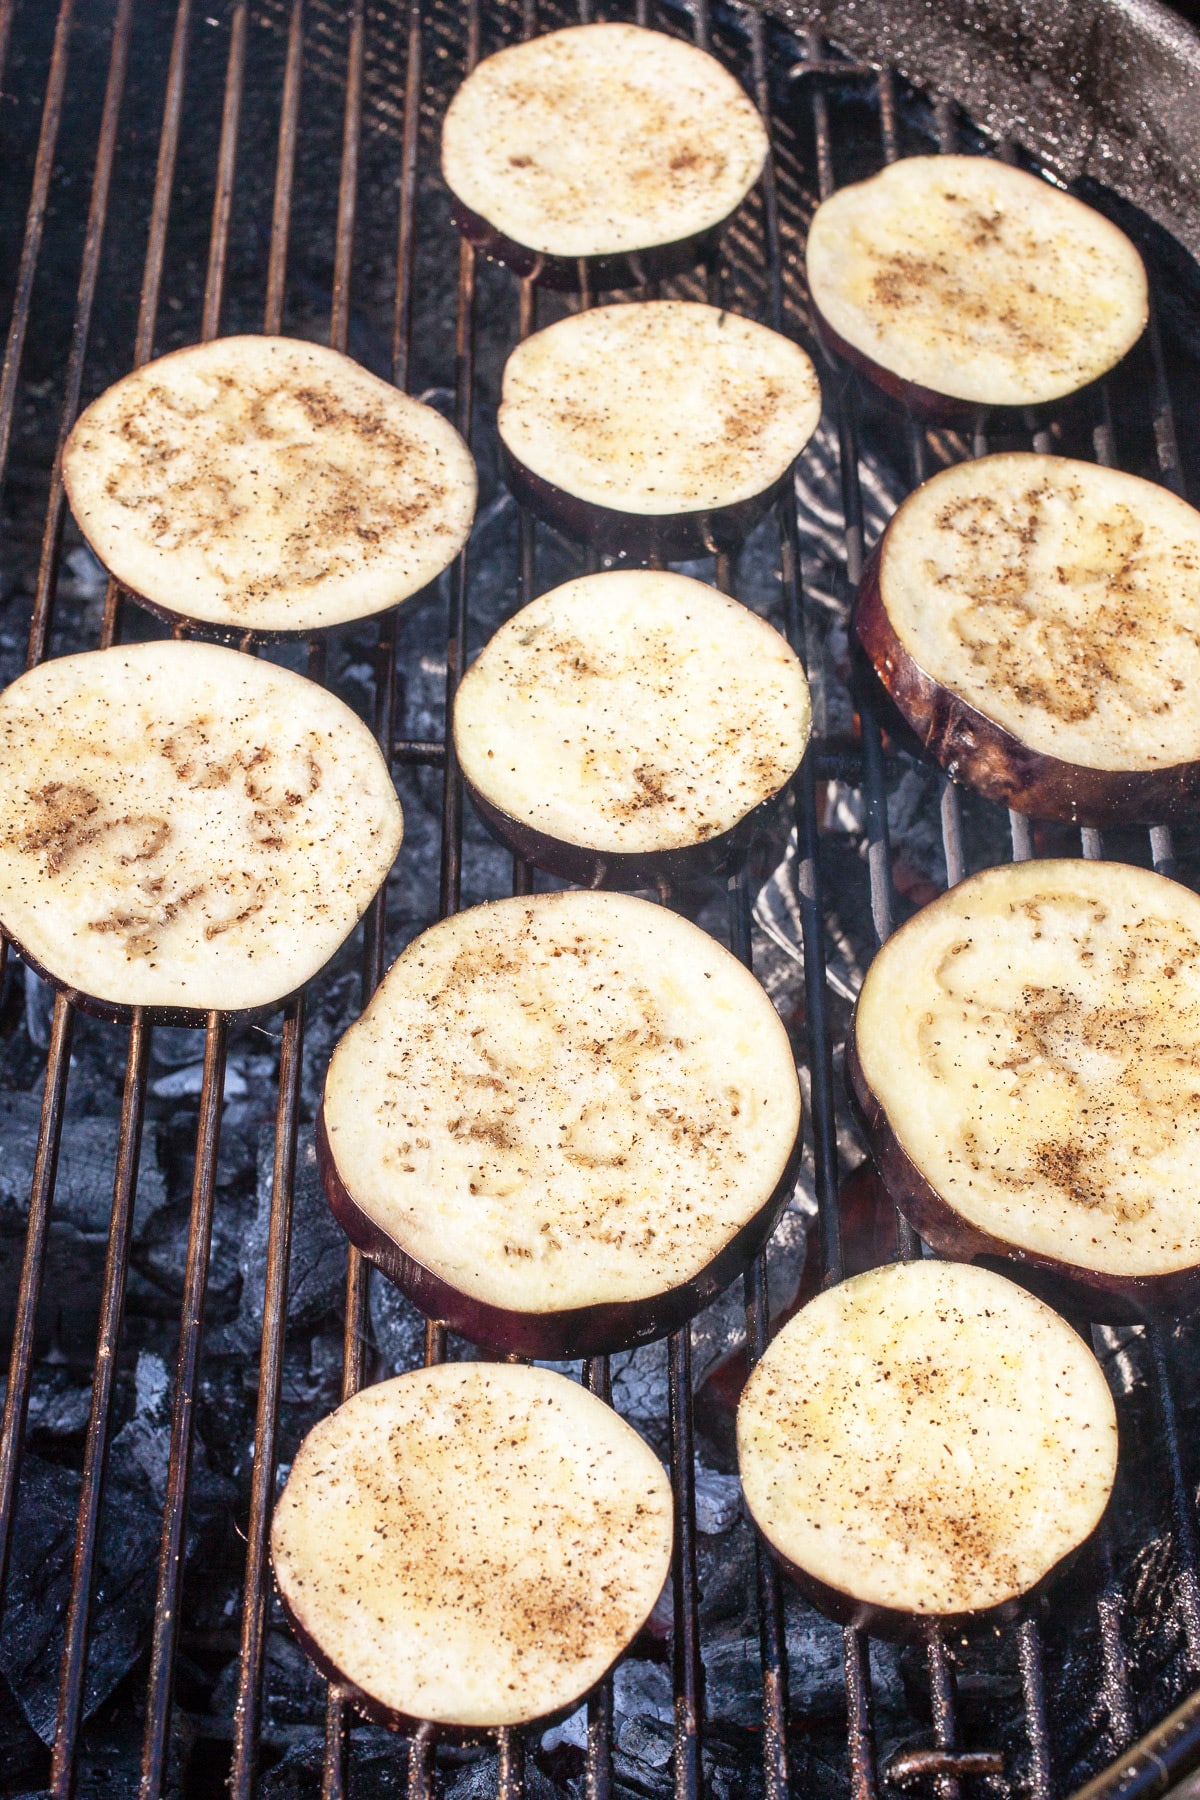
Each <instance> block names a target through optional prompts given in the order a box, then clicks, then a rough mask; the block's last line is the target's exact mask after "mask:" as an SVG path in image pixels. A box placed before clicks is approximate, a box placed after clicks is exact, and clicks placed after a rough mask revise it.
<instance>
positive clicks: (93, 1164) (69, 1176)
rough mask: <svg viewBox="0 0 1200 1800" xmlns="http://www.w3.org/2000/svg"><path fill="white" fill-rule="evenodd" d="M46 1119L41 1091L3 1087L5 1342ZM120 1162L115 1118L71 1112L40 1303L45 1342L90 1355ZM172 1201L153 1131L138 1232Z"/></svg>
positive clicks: (0, 1239)
mask: <svg viewBox="0 0 1200 1800" xmlns="http://www.w3.org/2000/svg"><path fill="white" fill-rule="evenodd" d="M40 1119H41V1104H40V1101H39V1100H38V1099H37V1097H36V1096H35V1095H33V1094H12V1093H0V1141H2V1142H3V1145H4V1150H3V1155H0V1341H2V1342H3V1343H4V1344H7V1342H8V1340H9V1338H10V1336H11V1332H12V1325H13V1317H14V1313H15V1308H16V1300H17V1287H18V1283H19V1281H20V1278H21V1258H22V1255H23V1252H24V1247H25V1220H26V1216H27V1214H28V1211H29V1194H30V1184H31V1182H32V1180H33V1169H34V1159H35V1155H36V1151H37V1137H38V1126H39V1122H40ZM116 1163H117V1122H116V1120H115V1119H112V1118H85V1119H68V1121H67V1123H66V1126H65V1128H64V1130H63V1136H62V1145H61V1149H60V1151H59V1159H58V1177H57V1181H56V1183H55V1190H54V1206H53V1210H52V1212H51V1221H50V1242H49V1249H48V1252H47V1257H48V1269H49V1275H50V1278H49V1279H48V1280H47V1281H46V1282H45V1283H44V1284H43V1287H42V1292H41V1296H40V1300H39V1306H38V1315H37V1342H38V1345H39V1347H45V1346H47V1345H48V1344H50V1342H51V1341H52V1340H56V1341H57V1342H58V1344H59V1346H60V1348H62V1349H64V1350H66V1351H68V1352H71V1353H78V1354H82V1355H85V1356H86V1355H90V1354H91V1352H92V1349H93V1346H94V1344H95V1336H96V1324H97V1320H98V1318H99V1309H100V1289H101V1283H102V1280H103V1274H104V1258H105V1254H106V1251H107V1245H108V1225H109V1215H110V1212H111V1210H112V1192H113V1176H114V1173H115V1170H116ZM165 1201H166V1192H165V1189H164V1186H163V1178H162V1175H161V1173H160V1171H159V1168H158V1164H157V1162H156V1160H155V1155H154V1135H153V1133H152V1132H147V1133H146V1134H145V1135H144V1137H143V1140H142V1153H141V1160H140V1162H139V1165H138V1192H137V1206H136V1211H135V1225H134V1229H135V1231H139V1232H140V1231H144V1230H146V1229H148V1228H149V1226H150V1225H151V1224H152V1222H153V1220H154V1219H155V1217H156V1215H157V1214H158V1212H159V1211H160V1209H161V1208H162V1207H163V1205H164V1203H165Z"/></svg>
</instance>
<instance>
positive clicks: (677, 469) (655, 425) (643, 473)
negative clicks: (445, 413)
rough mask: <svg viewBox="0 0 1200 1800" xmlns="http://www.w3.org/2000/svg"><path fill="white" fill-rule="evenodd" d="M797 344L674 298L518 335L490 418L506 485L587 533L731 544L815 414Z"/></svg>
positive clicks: (699, 545)
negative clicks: (495, 420)
mask: <svg viewBox="0 0 1200 1800" xmlns="http://www.w3.org/2000/svg"><path fill="white" fill-rule="evenodd" d="M820 416H821V390H820V386H819V384H818V382H817V376H816V371H815V369H814V368H813V365H812V361H811V359H810V358H809V357H808V356H806V355H805V353H804V351H803V350H801V349H800V347H799V345H798V344H793V343H792V342H791V341H790V340H789V339H788V338H785V337H781V336H780V335H779V333H778V332H775V331H768V330H767V328H766V326H765V325H757V324H755V322H754V321H753V320H752V319H743V318H740V317H739V316H738V315H737V314H736V313H729V312H722V311H720V310H719V309H718V308H717V307H715V306H702V305H700V304H699V303H698V302H693V301H685V300H646V301H636V302H632V303H628V304H625V305H618V306H598V307H594V308H593V309H592V310H591V311H590V312H582V313H573V314H572V315H571V316H570V317H569V318H566V319H560V320H559V321H558V323H557V324H555V325H550V326H547V328H546V329H545V330H544V331H538V332H535V333H534V334H533V336H532V337H528V338H526V339H525V341H524V342H523V343H521V344H519V345H518V346H517V348H516V349H515V350H514V351H513V353H512V355H511V356H510V357H509V359H508V362H507V363H506V364H505V368H504V383H503V391H502V399H501V405H500V416H499V427H500V438H501V443H502V445H503V448H504V451H505V454H506V459H507V470H508V481H509V486H510V487H511V489H512V491H513V493H514V494H515V495H516V497H517V499H518V500H519V501H521V502H522V503H523V504H525V505H527V506H529V507H530V508H531V509H532V510H533V511H534V512H536V513H537V514H539V516H540V517H542V518H544V519H546V520H548V521H549V522H550V524H552V525H556V526H558V527H559V528H560V529H561V530H563V531H565V532H566V533H567V534H568V535H569V536H571V537H575V538H578V539H581V540H582V541H583V542H585V543H592V544H595V545H596V546H597V547H598V548H599V549H601V550H604V551H608V552H611V553H613V554H617V553H620V552H625V553H627V554H629V555H631V556H662V557H664V558H666V559H668V560H671V559H674V560H679V559H682V558H686V557H690V556H702V555H704V554H705V553H706V552H709V553H711V552H714V551H716V550H720V549H728V548H733V547H735V546H736V545H737V544H739V543H740V542H741V540H742V539H743V538H744V537H745V535H746V533H747V532H748V531H750V530H751V529H752V528H753V526H754V525H755V524H756V523H757V521H758V520H759V519H760V518H761V517H762V515H763V513H764V512H765V511H766V509H767V507H768V506H769V505H770V504H771V501H772V500H773V499H774V498H775V496H776V495H777V494H778V493H779V492H780V491H781V490H782V487H783V485H784V484H785V483H786V481H787V479H788V476H789V473H790V471H791V467H792V464H793V462H794V461H795V459H796V457H797V456H798V455H799V454H800V452H801V450H803V448H804V446H805V444H807V442H808V440H809V438H810V437H811V436H812V434H813V432H814V431H815V430H816V428H817V422H818V420H819V419H820Z"/></svg>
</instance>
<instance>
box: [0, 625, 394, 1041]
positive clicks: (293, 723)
mask: <svg viewBox="0 0 1200 1800" xmlns="http://www.w3.org/2000/svg"><path fill="white" fill-rule="evenodd" d="M402 829H403V820H402V818H401V813H400V803H399V801H398V800H397V799H396V792H395V789H394V788H393V786H392V780H391V776H390V775H389V773H388V769H387V765H386V764H385V762H384V760H383V758H382V756H381V755H380V753H379V750H378V748H377V746H376V743H375V740H374V738H373V737H372V736H371V734H370V732H369V731H368V730H367V727H366V726H365V725H364V724H363V723H362V721H361V719H359V718H357V717H356V716H355V714H354V713H352V712H351V711H350V709H349V707H347V706H344V705H343V704H342V702H341V701H340V700H338V699H336V698H335V697H334V696H333V695H332V694H330V693H327V692H326V690H325V689H324V688H321V687H318V686H317V685H316V683H315V682H312V681H308V680H306V679H305V678H304V677H303V676H302V675H293V674H292V673H291V672H290V671H289V670H287V669H280V668H275V667H273V666H272V665H271V664H269V663H266V662H259V661H257V660H256V659H255V658H254V657H252V656H243V655H242V654H240V652H238V651H236V650H226V649H223V648H221V647H220V646H218V645H216V644H199V643H175V642H170V643H157V644H134V645H128V646H123V647H120V648H117V649H112V650H89V651H86V652H84V653H83V654H82V655H79V656H64V657H61V658H60V659H59V660H57V661H55V662H48V663H42V664H41V665H40V666H39V667H38V668H35V669H31V670H30V671H29V673H28V674H26V675H22V676H21V677H20V679H19V680H17V681H14V682H13V684H12V686H11V687H9V688H7V689H5V691H4V693H3V695H0V923H2V924H3V926H4V929H5V931H6V932H7V933H8V934H9V936H10V937H11V938H12V939H13V941H14V942H15V943H16V945H17V947H18V949H19V950H20V951H21V954H22V955H23V956H24V957H25V959H26V960H27V961H28V962H30V963H31V964H32V965H33V966H34V967H35V968H37V969H39V970H40V971H41V973H43V974H44V975H46V976H47V977H48V979H49V980H51V981H52V982H54V983H55V984H56V986H58V987H60V988H63V989H66V990H67V991H68V992H70V993H72V994H73V995H75V996H76V997H77V998H78V999H79V1001H80V1004H81V1005H83V1006H84V1007H85V1008H86V1009H88V1010H93V1011H99V1012H100V1013H101V1014H102V1015H103V1016H106V1017H120V1016H122V1015H123V1013H124V1011H125V1010H126V1009H127V1008H130V1007H135V1006H142V1007H148V1008H153V1009H154V1010H155V1011H156V1012H158V1013H160V1014H161V1013H166V1014H170V1015H179V1018H180V1022H183V1020H184V1017H185V1016H186V1018H187V1019H192V1018H194V1017H199V1018H202V1017H203V1015H204V1014H205V1013H206V1012H208V1011H209V1010H211V1009H214V1008H219V1009H221V1010H222V1011H229V1012H232V1011H242V1010H248V1009H256V1008H259V1007H264V1006H269V1005H272V1004H274V1003H275V1002H277V1001H279V1000H282V999H284V998H285V997H286V996H287V995H289V994H292V993H294V992H295V991H296V990H297V989H298V988H299V987H301V986H302V985H303V983H304V982H306V981H307V980H308V978H309V976H311V975H315V974H316V972H317V970H318V969H320V968H321V967H322V966H323V964H324V963H326V962H327V961H328V960H329V958H330V957H331V956H332V955H333V952H334V951H335V950H336V949H337V947H338V945H339V944H340V943H341V942H342V941H343V939H344V938H346V937H347V936H348V935H349V933H350V932H351V930H352V929H353V927H354V925H355V924H356V923H357V921H358V919H359V918H360V917H361V915H362V914H363V912H364V911H365V910H366V907H367V905H368V904H369V902H370V900H371V897H372V895H373V894H374V893H375V890H376V888H377V887H378V886H379V884H380V882H381V881H382V880H383V879H384V877H385V876H386V874H387V872H388V870H389V869H390V868H391V865H392V863H393V861H394V860H395V855H396V851H397V850H398V848H399V846H400V837H401V832H402Z"/></svg>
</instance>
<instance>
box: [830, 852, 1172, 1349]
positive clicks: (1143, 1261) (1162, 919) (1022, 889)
mask: <svg viewBox="0 0 1200 1800" xmlns="http://www.w3.org/2000/svg"><path fill="white" fill-rule="evenodd" d="M1198 1045H1200V898H1197V896H1196V895H1195V894H1193V893H1192V892H1191V891H1190V890H1189V889H1187V888H1184V887H1182V886H1180V885H1179V884H1178V883H1177V882H1173V881H1168V880H1167V879H1166V878H1165V877H1164V876H1161V875H1156V874H1154V873H1152V872H1151V871H1149V870H1146V869H1138V868H1134V867H1132V866H1130V865H1128V864H1125V863H1108V862H1087V861H1081V860H1067V861H1055V860H1049V859H1047V860H1045V861H1042V860H1038V861H1033V862H1025V863H1017V864H1012V865H1006V866H1004V867H1001V868H994V869H988V870H986V871H985V872H984V873H983V874H980V875H974V876H972V877H971V878H970V879H969V880H966V881H962V882H960V883H959V884H958V886H957V887H955V888H952V889H951V890H950V892H949V893H947V894H944V895H942V896H941V898H940V899H938V900H935V901H933V902H932V903H931V904H930V905H929V906H926V907H924V908H923V909H922V910H921V911H920V912H919V913H917V914H916V916H915V917H914V918H912V919H910V920H909V921H908V923H907V924H905V925H903V926H902V927H901V928H900V930H899V931H897V932H896V933H895V934H894V935H893V936H892V937H891V938H889V939H888V941H887V943H886V944H885V945H884V946H883V948H882V949H881V950H880V951H879V952H878V953H877V955H876V957H875V960H874V962H873V963H872V964H871V968H870V970H869V972H868V974H867V978H866V980H865V982H864V983H863V988H862V993H861V995H860V997H859V1001H858V1007H857V1011H856V1013H855V1018H854V1026H853V1031H852V1034H851V1041H850V1042H849V1043H848V1045H847V1072H848V1076H849V1080H850V1084H851V1089H852V1092H853V1094H854V1097H855V1100H856V1102H857V1106H858V1109H859V1112H860V1115H861V1117H862V1119H863V1122H864V1124H865V1127H866V1130H867V1135H868V1139H869V1142H870V1146H871V1150H872V1153H873V1154H874V1156H875V1159H876V1161H877V1163H878V1165H879V1169H880V1173H881V1174H882V1176H883V1179H884V1181H885V1183H886V1185H887V1187H888V1190H889V1192H890V1193H891V1195H892V1197H893V1199H894V1200H895V1202H896V1204H897V1205H898V1206H899V1207H900V1208H901V1210H902V1211H903V1212H904V1213H905V1215H906V1216H907V1217H908V1218H909V1220H910V1221H911V1222H912V1224H913V1225H914V1226H915V1227H916V1229H917V1230H918V1231H919V1232H920V1234H921V1236H922V1237H924V1238H925V1239H926V1240H927V1242H929V1243H931V1244H932V1245H933V1246H934V1247H935V1248H936V1249H938V1250H939V1251H941V1252H942V1253H943V1254H945V1255H947V1256H955V1257H962V1258H976V1257H988V1258H995V1257H1003V1258H1005V1259H1007V1261H1008V1262H1009V1263H1010V1264H1011V1273H1012V1274H1013V1276H1014V1278H1015V1279H1017V1280H1021V1281H1024V1282H1026V1283H1027V1284H1028V1285H1030V1286H1033V1287H1035V1288H1036V1289H1038V1290H1039V1291H1044V1292H1046V1293H1047V1294H1048V1295H1050V1296H1051V1297H1052V1298H1054V1299H1056V1300H1059V1301H1061V1302H1063V1303H1064V1304H1067V1305H1069V1306H1071V1307H1074V1308H1075V1309H1077V1310H1079V1311H1082V1312H1083V1313H1084V1314H1085V1315H1086V1316H1090V1317H1092V1318H1099V1319H1106V1318H1108V1319H1122V1318H1139V1317H1144V1316H1147V1315H1154V1314H1168V1315H1169V1314H1170V1313H1171V1312H1173V1311H1177V1310H1178V1309H1179V1308H1181V1307H1185V1306H1187V1305H1190V1304H1192V1303H1194V1300H1195V1297H1196V1294H1197V1292H1198V1291H1200V1198H1198V1195H1200V1112H1198V1111H1197V1106H1196V1093H1195V1089H1196V1074H1195V1070H1196V1055H1197V1046H1198Z"/></svg>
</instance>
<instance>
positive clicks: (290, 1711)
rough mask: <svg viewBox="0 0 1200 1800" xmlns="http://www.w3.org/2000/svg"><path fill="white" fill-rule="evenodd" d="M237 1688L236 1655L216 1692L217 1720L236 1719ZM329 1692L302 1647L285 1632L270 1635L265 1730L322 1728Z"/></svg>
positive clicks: (211, 1705) (265, 1675)
mask: <svg viewBox="0 0 1200 1800" xmlns="http://www.w3.org/2000/svg"><path fill="white" fill-rule="evenodd" d="M237 1689H238V1659H237V1657H236V1656H235V1657H234V1658H233V1659H232V1661H230V1662H229V1663H227V1664H226V1666H225V1668H224V1669H223V1670H222V1671H221V1675H220V1678H219V1680H218V1681H217V1685H216V1687H215V1688H214V1689H213V1694H212V1699H211V1701H210V1702H209V1710H210V1711H211V1713H212V1714H213V1715H214V1717H216V1718H219V1719H231V1718H232V1717H233V1709H234V1706H235V1704H236V1702H237ZM327 1692H328V1689H327V1687H326V1684H325V1682H324V1681H323V1680H322V1679H321V1677H320V1676H319V1675H318V1674H317V1671H316V1670H315V1669H314V1668H313V1666H312V1664H311V1663H310V1662H309V1660H308V1658H307V1656H305V1654H304V1652H303V1650H301V1649H300V1647H299V1645H298V1644H296V1643H295V1642H294V1641H293V1639H291V1638H290V1637H286V1636H285V1635H284V1633H283V1632H282V1631H270V1632H268V1633H267V1640H266V1646H265V1654H264V1658H263V1684H262V1707H263V1729H264V1730H265V1731H267V1732H275V1731H276V1730H278V1728H279V1727H280V1726H289V1725H312V1726H318V1725H320V1724H321V1723H322V1722H323V1720H324V1718H325V1700H326V1695H327Z"/></svg>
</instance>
